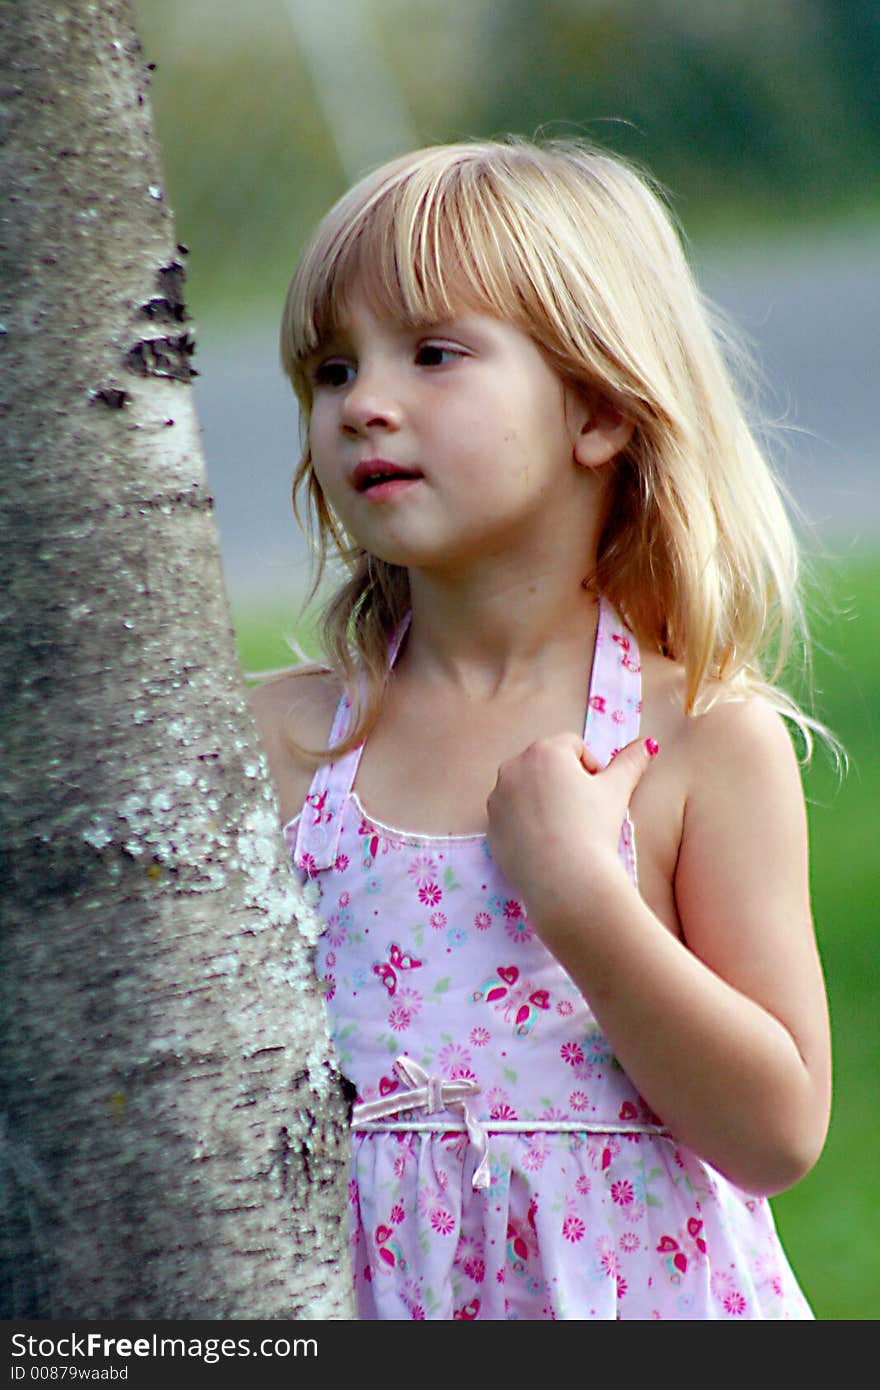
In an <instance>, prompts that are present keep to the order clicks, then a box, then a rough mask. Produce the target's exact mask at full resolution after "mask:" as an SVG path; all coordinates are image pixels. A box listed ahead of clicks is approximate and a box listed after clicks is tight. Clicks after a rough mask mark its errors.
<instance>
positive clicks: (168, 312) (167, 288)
mask: <svg viewBox="0 0 880 1390" xmlns="http://www.w3.org/2000/svg"><path fill="white" fill-rule="evenodd" d="M156 282H157V289H158V293H157V294H154V295H153V296H152V297H151V298H150V299H148V300H147V302H146V304H142V305H141V313H142V314H145V315H146V317H147V318H148V319H152V320H153V321H154V322H159V323H186V321H187V319H188V318H189V314H188V313H187V308H186V300H185V297H184V293H183V286H184V284H185V282H186V271H185V270H184V268H183V266H182V265H181V263H180V261H172V262H171V263H170V265H163V266H162V267H161V268H160V270H159V272H158V274H157V276H156Z"/></svg>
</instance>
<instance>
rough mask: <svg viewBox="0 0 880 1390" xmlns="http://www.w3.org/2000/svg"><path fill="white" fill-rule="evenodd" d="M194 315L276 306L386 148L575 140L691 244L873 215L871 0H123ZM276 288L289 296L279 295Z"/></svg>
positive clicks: (876, 103)
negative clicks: (326, 218) (633, 176)
mask: <svg viewBox="0 0 880 1390" xmlns="http://www.w3.org/2000/svg"><path fill="white" fill-rule="evenodd" d="M136 9H137V13H138V22H139V25H140V30H141V35H142V38H143V40H144V43H145V47H146V49H147V53H148V57H150V58H152V59H153V60H154V61H157V71H156V73H155V89H154V101H155V109H156V116H157V122H158V130H159V137H160V141H161V145H162V150H163V159H164V164H165V170H166V176H167V182H168V186H169V188H170V190H171V194H172V197H173V201H174V206H175V212H176V216H177V225H178V233H179V235H180V236H181V237H182V238H183V239H184V240H185V241H186V242H188V243H190V244H191V245H192V248H193V255H192V258H191V261H190V278H191V296H192V299H193V302H194V304H195V307H196V310H197V311H200V310H201V309H202V308H203V307H204V306H206V305H213V304H217V303H221V304H222V305H223V307H224V309H225V310H227V311H230V312H231V311H233V310H235V309H236V308H237V307H238V308H241V309H247V310H252V309H253V308H254V307H255V306H256V305H257V304H258V303H259V302H261V301H262V302H267V301H269V302H271V303H272V305H273V307H275V306H277V302H278V292H279V280H286V276H287V273H288V270H289V268H290V267H291V266H292V264H293V262H294V261H295V259H296V255H297V252H298V250H299V247H300V245H301V243H302V240H303V238H304V236H305V234H306V233H307V231H308V230H309V229H310V228H311V226H312V225H313V224H314V222H315V221H316V220H317V218H318V217H319V216H320V214H321V213H322V212H323V211H325V210H326V208H327V206H328V205H329V203H330V202H331V201H333V199H334V198H335V197H337V196H338V195H339V193H340V192H342V190H343V188H344V187H345V186H346V185H347V184H348V183H349V182H350V181H351V180H352V179H353V178H354V177H356V176H357V174H358V173H359V172H362V171H364V170H366V169H367V168H368V167H370V166H371V165H372V164H374V163H376V162H378V161H379V160H380V159H382V158H384V157H386V156H387V155H389V154H392V153H394V152H396V151H399V150H402V149H406V148H409V147H410V146H416V145H419V144H425V143H430V142H435V141H446V140H455V139H459V138H467V137H470V136H474V135H483V136H486V135H498V134H503V133H505V132H508V131H515V132H517V133H519V134H534V133H536V132H537V131H539V130H543V131H545V132H547V133H549V134H554V135H565V134H574V135H579V136H583V137H585V138H587V139H591V140H595V141H596V142H597V143H599V144H602V145H604V146H606V147H607V148H610V149H612V150H615V151H617V152H618V153H621V154H624V155H626V156H627V157H629V158H631V159H634V160H635V161H636V162H637V163H639V164H642V165H645V166H647V167H648V168H649V169H650V170H651V171H652V173H653V174H654V175H655V176H656V177H657V178H658V179H659V180H660V182H661V183H662V184H663V185H665V187H666V188H668V189H669V190H670V193H671V195H672V199H673V203H674V206H675V207H676V209H677V211H678V212H679V214H680V217H681V219H682V221H683V222H684V224H685V226H686V227H687V229H688V233H689V234H690V235H691V236H693V237H697V238H699V237H700V236H702V235H711V236H712V237H713V238H715V239H717V238H719V237H733V236H736V235H737V234H739V233H740V232H741V230H742V229H743V228H744V227H746V226H747V227H750V228H754V227H757V228H761V229H764V230H766V231H768V232H775V231H777V230H778V229H779V227H780V226H781V225H786V224H790V223H791V221H792V220H793V219H798V220H804V219H807V220H809V221H811V222H817V221H827V220H829V219H836V220H841V219H842V218H844V217H846V218H848V219H851V218H852V217H854V216H858V217H865V216H870V217H873V216H874V215H876V214H877V212H878V209H880V82H878V74H880V6H878V4H877V3H876V0H541V3H537V2H536V0H248V3H246V4H244V3H240V0H238V2H237V3H232V2H231V0H186V3H181V0H136ZM282 289H283V286H282Z"/></svg>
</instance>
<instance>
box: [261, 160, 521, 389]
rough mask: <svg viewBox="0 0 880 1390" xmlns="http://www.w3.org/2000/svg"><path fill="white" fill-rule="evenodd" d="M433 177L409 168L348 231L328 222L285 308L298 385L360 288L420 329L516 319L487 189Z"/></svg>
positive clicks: (516, 295) (514, 289) (508, 268)
mask: <svg viewBox="0 0 880 1390" xmlns="http://www.w3.org/2000/svg"><path fill="white" fill-rule="evenodd" d="M428 172H429V171H425V170H414V171H412V173H411V176H410V177H409V178H407V179H403V180H399V181H397V182H396V183H394V184H393V185H392V186H390V187H387V188H385V189H384V190H383V191H382V193H381V194H380V195H379V196H377V197H374V198H373V199H371V200H368V201H367V202H366V203H365V205H364V206H363V207H362V208H361V210H360V213H359V214H356V215H355V216H354V217H351V220H350V221H347V222H346V223H345V225H334V220H335V219H332V217H331V218H329V219H328V220H327V222H326V223H325V224H324V226H323V227H322V228H321V230H320V231H319V233H318V236H317V238H316V240H315V241H314V242H313V244H312V246H311V247H310V248H309V251H308V252H307V254H306V257H305V259H304V262H303V264H302V266H301V270H300V274H299V275H298V276H297V277H296V279H295V282H294V286H293V287H292V292H291V299H290V300H289V302H288V318H287V328H288V333H289V336H288V343H289V346H290V350H291V359H292V362H291V365H292V367H293V369H294V371H295V373H296V376H297V378H299V379H300V380H301V378H302V364H303V362H304V360H305V359H306V358H307V357H309V356H310V355H311V354H312V353H314V352H315V351H316V350H317V349H318V347H319V346H320V345H321V344H322V343H324V342H327V341H328V340H330V339H331V338H332V337H333V336H334V335H335V334H336V332H337V331H338V330H339V328H340V326H341V324H342V322H343V320H344V318H345V313H346V305H347V303H348V302H349V300H350V298H351V296H352V294H353V293H355V292H357V293H358V294H360V295H363V296H364V297H365V298H366V301H367V303H368V305H369V307H370V308H371V310H372V311H373V312H374V313H376V314H377V315H379V316H380V317H388V318H393V319H395V320H397V321H398V322H404V323H408V324H411V325H413V326H414V327H418V326H420V325H423V324H425V325H427V324H436V323H442V322H444V321H445V320H447V319H449V318H452V317H454V316H455V315H456V314H458V313H461V312H462V311H464V310H473V311H477V312H479V311H483V312H488V313H492V314H498V315H502V316H504V317H507V318H511V317H518V316H519V314H518V310H521V306H522V300H523V297H524V296H523V293H522V291H521V290H520V289H519V287H518V286H517V284H516V283H515V281H516V280H517V279H519V278H520V277H519V276H517V275H516V258H515V257H512V256H511V254H510V253H511V251H512V248H511V247H510V246H508V247H507V248H505V247H504V246H503V242H504V241H505V240H507V238H506V237H505V236H504V232H503V228H502V227H495V226H494V225H493V221H494V219H492V217H491V208H490V207H489V206H487V202H488V200H487V199H486V197H485V192H486V190H485V188H481V187H480V186H479V182H478V181H477V180H468V181H467V184H466V183H465V181H464V180H463V179H462V178H461V173H462V170H461V169H451V170H450V169H447V170H446V171H444V172H445V175H446V177H445V178H444V177H442V176H441V177H439V178H438V177H435V178H433V179H428V178H426V177H425V174H426V173H428ZM419 175H422V177H419ZM456 175H458V177H456ZM468 184H469V185H471V186H468ZM481 194H482V195H483V196H481ZM344 201H345V200H343V202H344ZM341 210H342V205H340V211H341ZM348 211H349V216H350V210H348ZM505 249H506V250H507V254H506V255H505ZM511 261H513V264H511Z"/></svg>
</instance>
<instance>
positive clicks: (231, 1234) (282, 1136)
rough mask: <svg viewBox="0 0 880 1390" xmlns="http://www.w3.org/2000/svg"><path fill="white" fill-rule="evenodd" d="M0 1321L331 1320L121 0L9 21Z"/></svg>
mask: <svg viewBox="0 0 880 1390" xmlns="http://www.w3.org/2000/svg"><path fill="white" fill-rule="evenodd" d="M0 25H2V30H0V36H2V44H3V54H4V60H5V61H4V67H5V71H4V75H3V79H2V93H0V97H2V106H3V122H4V126H5V152H4V156H3V158H4V163H5V178H4V186H5V188H6V189H7V190H8V193H7V194H6V195H4V203H5V209H4V219H3V223H2V227H3V235H4V238H5V241H6V244H7V245H6V257H5V260H6V267H7V268H6V272H5V275H4V280H3V284H2V288H0V297H2V309H0V318H2V331H0V343H2V381H3V384H2V387H0V396H2V404H3V409H4V414H5V417H6V419H5V425H4V430H5V434H6V444H7V458H6V461H5V462H4V464H3V477H2V489H3V494H4V501H3V516H2V523H0V528H2V529H0V579H2V594H3V597H2V610H3V626H4V637H3V648H2V667H0V681H2V699H3V705H4V711H5V715H4V718H5V739H4V742H5V749H4V762H3V770H2V783H3V786H2V790H3V793H4V801H3V811H2V819H0V849H2V873H3V880H4V931H3V947H2V950H3V958H2V973H3V1004H4V1042H3V1057H2V1071H3V1078H4V1079H3V1091H4V1095H3V1109H4V1112H5V1119H4V1127H3V1132H2V1139H0V1153H2V1160H3V1162H2V1174H3V1187H4V1189H5V1190H4V1191H3V1192H2V1193H0V1199H2V1204H3V1208H4V1210H5V1212H6V1217H5V1229H4V1231H3V1237H4V1239H3V1247H4V1248H3V1257H4V1259H3V1265H4V1308H3V1315H4V1316H6V1317H44V1318H45V1317H50V1318H63V1317H76V1318H95V1317H111V1318H113V1317H115V1318H121V1317H136V1318H248V1317H256V1318H293V1317H311V1318H347V1317H350V1316H352V1313H351V1306H350V1302H349V1279H348V1270H347V1266H346V1261H345V1256H344V1244H345V1237H344V1229H343V1228H344V1212H345V1176H346V1174H345V1159H346V1154H345V1149H346V1141H345V1137H344V1129H345V1115H344V1102H343V1099H342V1097H341V1095H340V1094H339V1091H338V1088H337V1085H336V1077H335V1073H334V1072H333V1071H332V1069H331V1067H330V1066H329V1064H328V1061H327V1058H328V1055H329V1049H328V1044H327V1040H326V1036H325V1031H324V1023H323V1013H322V1010H321V1007H320V1001H319V999H318V998H317V992H316V989H315V987H314V986H313V982H312V977H311V971H310V967H309V959H308V943H309V939H310V937H313V936H314V932H315V922H314V917H313V915H312V914H311V913H310V911H309V910H308V908H307V907H306V906H305V905H304V904H303V902H302V899H301V897H300V895H299V893H298V890H296V888H295V885H294V883H293V880H292V877H291V874H290V871H289V869H288V867H287V865H286V863H285V858H284V852H283V848H282V845H281V840H280V835H279V833H278V829H277V825H278V822H277V812H276V807H275V803H274V800H273V797H272V794H271V792H270V790H269V788H268V784H267V781H266V778H265V770H264V766H263V763H262V759H261V755H260V753H259V750H258V747H257V744H256V741H255V735H254V730H253V726H252V724H251V721H250V717H249V715H248V712H247V709H246V704H245V700H244V698H243V697H244V688H243V682H242V680H241V677H240V674H239V671H238V666H237V662H236V658H235V652H234V646H233V640H232V634H231V629H230V622H229V618H228V613H227V608H226V603H225V599H224V596H223V586H222V579H221V572H220V566H219V559H218V551H217V544H216V536H215V530H214V525H213V520H212V515H211V501H210V498H209V496H208V494H207V491H206V487H205V482H204V477H203V473H202V467H201V461H200V454H199V445H198V436H197V426H196V421H195V417H194V412H193V403H192V391H191V387H190V385H189V380H190V354H191V349H192V341H191V337H190V335H189V331H188V326H187V322H186V310H185V307H184V303H183V295H182V284H183V271H182V261H183V250H182V248H179V247H175V241H174V234H173V229H172V219H171V215H170V212H169V209H168V206H167V204H166V202H165V200H164V197H163V192H162V180H161V175H160V171H159V165H158V160H157V156H156V151H155V147H154V142H153V136H152V132H151V124H150V116H149V105H148V101H147V95H146V92H147V85H148V80H149V72H148V70H147V67H146V63H145V60H144V56H143V54H142V52H141V48H140V44H139V41H138V39H137V37H136V34H135V31H134V27H133V21H132V17H131V13H130V8H129V4H128V3H127V0H101V3H92V4H86V3H84V0H83V2H82V3H77V0H68V2H67V3H65V2H64V0H52V3H34V0H18V3H15V4H12V5H10V4H4V5H2V6H0Z"/></svg>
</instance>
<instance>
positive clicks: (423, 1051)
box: [285, 602, 812, 1319]
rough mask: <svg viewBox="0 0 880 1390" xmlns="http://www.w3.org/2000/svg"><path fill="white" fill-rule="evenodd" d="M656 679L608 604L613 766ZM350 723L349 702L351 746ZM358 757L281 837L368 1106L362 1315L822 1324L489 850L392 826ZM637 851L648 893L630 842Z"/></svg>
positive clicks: (358, 1223)
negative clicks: (645, 680)
mask: <svg viewBox="0 0 880 1390" xmlns="http://www.w3.org/2000/svg"><path fill="white" fill-rule="evenodd" d="M394 655H395V652H394V651H392V656H391V659H392V660H393V659H394ZM639 671H640V668H639V657H638V650H637V647H636V642H635V639H634V637H633V635H632V633H630V632H629V631H628V630H627V629H626V628H625V627H624V626H623V624H622V623H621V622H620V620H619V619H618V618H617V616H616V615H615V613H614V612H613V610H612V609H611V608H610V607H609V606H608V605H607V604H606V603H604V602H603V603H602V604H601V606H600V615H599V628H598V634H597V639H596V653H595V658H594V662H593V672H592V679H591V685H590V691H589V696H588V701H587V720H586V729H585V735H584V736H585V739H586V740H587V742H588V743H589V745H590V747H591V748H592V750H593V752H594V753H595V754H596V755H597V757H599V758H600V760H601V761H602V762H603V763H605V762H607V761H608V760H609V759H610V758H611V757H612V756H613V754H614V752H615V751H616V750H617V749H618V748H621V747H623V745H624V744H626V743H627V742H629V741H630V740H631V739H633V738H635V737H636V736H637V735H638V730H639V717H640V704H641V678H640V674H639ZM347 717H348V705H347V702H346V701H345V700H343V701H342V703H341V706H340V709H339V711H338V713H337V718H336V723H335V725H334V730H333V735H332V736H333V738H334V739H335V738H336V737H338V736H339V734H340V732H341V730H342V729H343V728H344V726H345V720H346V719H347ZM360 753H361V750H360V749H356V750H354V751H353V752H352V753H349V754H348V755H345V756H343V757H341V758H340V759H339V760H338V761H337V762H335V763H331V764H328V765H326V766H324V767H322V768H321V769H319V771H318V773H317V775H316V777H315V780H314V782H313V784H312V788H311V791H310V793H309V796H308V798H307V800H306V804H305V806H304V808H303V811H302V813H301V815H300V816H298V817H297V818H296V819H295V820H294V821H292V822H291V823H290V825H288V826H287V827H286V829H285V834H286V837H287V839H288V843H289V845H290V847H291V849H292V850H293V853H294V862H295V864H296V865H297V867H298V868H299V869H300V870H301V871H302V873H303V875H304V876H305V877H308V878H310V879H314V880H316V881H317V883H318V885H319V890H320V894H321V903H320V912H321V915H322V917H323V920H324V921H325V922H326V929H325V931H324V933H323V935H322V937H321V940H320V943H319V948H318V955H317V967H318V974H319V976H320V977H322V978H323V979H324V980H325V981H326V982H327V985H328V987H329V993H328V1001H329V1002H328V1008H329V1011H330V1019H331V1024H332V1030H333V1036H334V1040H335V1045H336V1049H337V1054H338V1057H339V1061H340V1065H341V1067H342V1070H343V1072H344V1073H345V1075H346V1076H347V1077H348V1078H349V1079H350V1080H351V1081H352V1082H353V1083H354V1085H355V1087H356V1088H357V1095H358V1103H357V1105H356V1106H355V1108H354V1114H353V1126H352V1128H353V1133H352V1157H351V1181H350V1187H349V1201H350V1217H351V1240H352V1260H353V1269H354V1277H355V1284H356V1293H357V1306H358V1314H359V1316H360V1317H361V1318H392V1319H407V1318H434V1319H447V1318H462V1319H474V1318H484V1319H516V1318H529V1319H544V1318H574V1319H578V1318H580V1319H588V1318H635V1319H645V1318H677V1319H688V1318H694V1319H697V1318H699V1319H703V1318H801V1319H805V1318H810V1317H812V1314H811V1312H810V1309H809V1307H808V1305H807V1303H806V1301H805V1299H804V1297H803V1294H802V1293H801V1291H800V1289H799V1288H798V1285H797V1283H796V1281H795V1279H794V1276H793V1274H792V1272H791V1270H790V1268H789V1265H788V1263H787V1261H786V1258H785V1255H784V1253H783V1251H782V1248H781V1246H780V1244H779V1240H778V1237H777V1235H776V1232H775V1229H774V1226H773V1220H772V1217H771V1214H770V1209H769V1206H768V1204H767V1202H766V1201H764V1200H762V1199H759V1198H755V1197H751V1196H748V1195H747V1194H745V1193H743V1192H741V1191H739V1190H738V1189H737V1188H735V1187H733V1186H732V1185H731V1184H730V1183H729V1182H728V1181H727V1180H726V1179H725V1178H723V1177H721V1176H720V1174H718V1173H717V1172H715V1171H714V1170H713V1169H712V1168H710V1167H709V1166H708V1165H707V1164H705V1163H703V1162H702V1161H701V1160H700V1159H698V1158H697V1157H696V1156H695V1155H694V1154H693V1153H691V1152H690V1151H689V1150H688V1149H686V1148H684V1147H683V1146H682V1145H680V1144H678V1143H677V1142H676V1140H675V1138H674V1136H672V1135H670V1134H669V1133H668V1132H667V1131H666V1130H664V1128H663V1126H662V1124H661V1123H660V1122H659V1120H658V1119H657V1117H656V1116H654V1115H653V1114H651V1112H650V1110H649V1109H648V1107H647V1106H646V1104H645V1102H644V1101H643V1100H642V1098H641V1097H640V1096H639V1094H638V1093H637V1092H636V1090H635V1089H634V1088H633V1086H632V1085H631V1084H630V1082H629V1080H628V1079H627V1077H626V1076H625V1074H624V1073H623V1071H622V1070H621V1068H620V1066H619V1064H618V1062H617V1061H616V1060H615V1058H614V1056H613V1054H612V1052H611V1049H610V1047H609V1045H608V1043H607V1041H606V1039H605V1038H604V1037H603V1036H602V1033H601V1032H600V1030H599V1028H598V1026H597V1024H596V1022H595V1020H594V1018H593V1016H592V1014H591V1013H590V1009H589V1006H588V1004H587V1003H586V1001H585V999H584V998H583V996H582V995H581V994H580V993H579V991H578V989H577V988H576V987H575V985H574V984H573V983H572V981H571V980H570V979H569V977H568V975H567V974H566V972H565V971H564V970H563V969H562V967H561V966H560V965H559V964H558V962H557V961H556V960H555V959H554V957H553V956H552V955H551V954H550V952H549V951H548V950H547V949H546V947H545V946H544V945H543V944H542V942H541V941H540V940H539V938H538V936H537V935H536V933H535V932H534V931H533V929H532V927H531V926H530V924H529V921H528V918H527V916H526V913H525V912H524V910H523V907H522V904H521V903H520V902H518V901H517V898H516V894H515V892H514V891H513V889H512V888H511V886H510V884H509V883H508V882H506V881H505V879H504V878H503V877H502V875H501V874H500V873H499V871H498V870H497V869H496V867H495V865H494V864H493V862H492V859H491V856H490V854H489V850H488V845H487V843H486V839H485V837H484V836H482V835H455V836H426V835H419V834H415V833H412V832H410V831H405V830H397V829H394V828H392V827H391V826H387V825H383V824H381V823H380V822H379V821H377V820H376V819H375V818H373V817H371V816H370V815H369V813H368V811H367V810H365V809H364V807H363V806H362V805H361V803H360V801H359V800H358V796H357V792H356V791H355V790H354V782H355V777H356V773H357V768H358V762H359V759H360ZM620 853H621V856H622V858H623V860H624V862H625V863H626V865H627V867H628V870H629V872H630V874H631V875H632V877H633V880H634V881H635V878H636V863H635V852H634V846H633V842H632V833H631V827H630V826H629V823H628V821H627V823H625V824H624V826H623V828H622V831H621V838H620Z"/></svg>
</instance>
